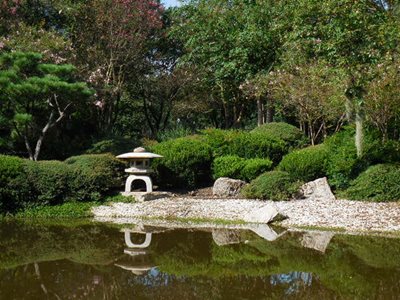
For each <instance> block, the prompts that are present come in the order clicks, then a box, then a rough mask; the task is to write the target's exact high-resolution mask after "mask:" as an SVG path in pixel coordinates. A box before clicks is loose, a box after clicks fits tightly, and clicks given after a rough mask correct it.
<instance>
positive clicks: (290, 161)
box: [278, 144, 328, 181]
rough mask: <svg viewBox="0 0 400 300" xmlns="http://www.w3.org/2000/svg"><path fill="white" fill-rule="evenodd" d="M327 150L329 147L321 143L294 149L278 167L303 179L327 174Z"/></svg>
mask: <svg viewBox="0 0 400 300" xmlns="http://www.w3.org/2000/svg"><path fill="white" fill-rule="evenodd" d="M327 150H328V149H327V147H326V146H325V145H323V144H321V145H317V146H310V147H307V148H304V149H301V150H297V151H293V152H291V153H289V154H286V155H285V156H284V157H283V159H282V161H281V162H280V163H279V166H278V169H279V170H280V171H285V172H288V173H289V174H290V175H291V176H292V177H293V178H296V179H299V180H302V181H311V180H315V179H317V178H320V177H324V176H326V169H325V165H326V160H327V157H328V151H327Z"/></svg>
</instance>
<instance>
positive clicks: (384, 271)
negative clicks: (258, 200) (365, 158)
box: [0, 221, 400, 300]
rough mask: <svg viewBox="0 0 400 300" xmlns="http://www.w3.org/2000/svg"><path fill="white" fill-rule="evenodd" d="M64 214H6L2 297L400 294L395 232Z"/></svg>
mask: <svg viewBox="0 0 400 300" xmlns="http://www.w3.org/2000/svg"><path fill="white" fill-rule="evenodd" d="M63 223H64V224H57V225H55V224H37V223H32V222H15V221H13V222H11V221H8V222H5V221H3V222H1V223H0V250H1V251H0V299H7V300H8V299H210V300H211V299H319V300H320V299H398V297H399V295H400V239H397V238H385V237H371V236H349V235H338V234H336V235H333V234H332V233H329V232H326V233H323V232H291V231H287V232H285V231H283V230H280V231H279V230H278V229H277V230H276V231H277V232H279V237H278V238H277V239H275V240H274V241H268V240H267V239H265V237H262V236H260V234H257V233H256V232H254V231H252V230H239V229H221V228H218V229H211V228H203V229H196V230H195V229H171V228H169V229H167V228H160V227H140V226H134V225H118V226H117V225H104V224H95V223H84V222H82V223H81V224H79V223H76V222H72V221H71V222H68V221H65V222H63ZM143 232H147V233H148V234H147V238H146V234H144V233H143Z"/></svg>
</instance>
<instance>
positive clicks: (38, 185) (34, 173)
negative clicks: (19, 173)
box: [24, 160, 73, 206]
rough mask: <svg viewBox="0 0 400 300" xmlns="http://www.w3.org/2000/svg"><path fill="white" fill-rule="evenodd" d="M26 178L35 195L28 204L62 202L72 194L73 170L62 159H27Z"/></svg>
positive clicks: (25, 166)
mask: <svg viewBox="0 0 400 300" xmlns="http://www.w3.org/2000/svg"><path fill="white" fill-rule="evenodd" d="M24 170H25V174H26V180H27V182H28V183H29V185H30V186H31V188H32V193H33V194H34V195H35V201H33V202H32V203H30V204H29V205H27V206H38V205H39V206H40V205H54V204H61V203H63V202H64V201H66V199H68V198H69V197H70V196H71V188H70V186H69V184H70V182H71V180H72V179H73V178H72V177H71V175H72V174H71V170H70V168H69V166H67V165H66V164H65V163H63V162H60V161H45V160H44V161H29V160H27V161H25V164H24Z"/></svg>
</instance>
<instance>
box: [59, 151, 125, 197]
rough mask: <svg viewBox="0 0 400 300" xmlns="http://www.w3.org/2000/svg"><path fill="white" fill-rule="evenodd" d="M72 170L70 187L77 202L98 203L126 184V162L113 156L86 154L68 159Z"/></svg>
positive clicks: (67, 161) (67, 162)
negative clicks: (104, 196) (103, 196)
mask: <svg viewBox="0 0 400 300" xmlns="http://www.w3.org/2000/svg"><path fill="white" fill-rule="evenodd" d="M65 163H66V164H67V165H68V166H69V167H70V169H71V180H70V182H69V187H70V189H71V191H72V192H73V193H72V195H71V197H72V198H73V199H74V200H76V201H89V200H92V201H96V200H99V199H100V198H101V195H103V194H104V193H106V192H107V191H109V190H111V189H113V188H117V187H120V186H121V185H122V183H123V182H124V179H123V176H124V175H123V174H124V173H123V169H124V167H125V166H126V164H125V163H124V162H122V161H121V160H118V159H116V158H115V157H114V156H113V155H111V154H86V155H80V156H73V157H70V158H68V159H67V160H66V161H65Z"/></svg>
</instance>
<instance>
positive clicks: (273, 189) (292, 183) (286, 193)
mask: <svg viewBox="0 0 400 300" xmlns="http://www.w3.org/2000/svg"><path fill="white" fill-rule="evenodd" d="M300 186H301V182H300V181H297V180H294V179H293V178H292V177H291V176H290V174H289V173H287V172H283V171H271V172H266V173H264V174H262V175H260V176H259V177H257V178H256V179H254V180H253V181H252V182H251V183H250V184H249V185H247V186H245V187H244V188H243V190H242V194H243V196H245V197H246V198H257V199H265V200H275V201H281V200H291V199H293V198H295V196H296V195H297V193H298V191H299V188H300Z"/></svg>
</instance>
